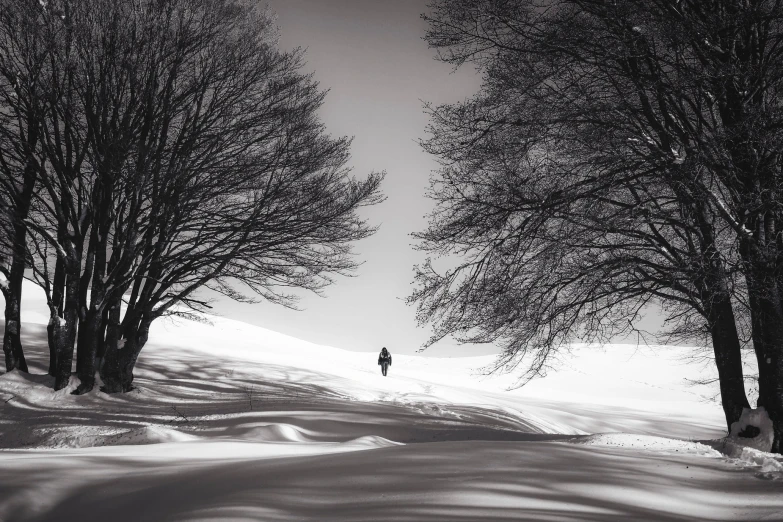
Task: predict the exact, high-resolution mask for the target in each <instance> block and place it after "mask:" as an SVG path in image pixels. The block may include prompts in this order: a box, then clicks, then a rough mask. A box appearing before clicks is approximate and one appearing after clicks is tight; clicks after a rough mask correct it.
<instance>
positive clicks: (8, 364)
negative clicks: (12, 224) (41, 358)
mask: <svg viewBox="0 0 783 522" xmlns="http://www.w3.org/2000/svg"><path fill="white" fill-rule="evenodd" d="M23 280H24V258H22V259H21V267H20V266H19V265H18V263H17V257H16V255H14V260H13V262H12V267H11V277H10V279H9V281H8V290H7V291H6V292H4V294H5V335H4V336H3V352H4V353H5V370H6V371H7V372H10V371H12V370H16V369H19V370H21V371H23V372H26V371H27V361H25V358H24V350H23V348H22V337H21V327H22V323H21V319H20V306H21V300H22V281H23Z"/></svg>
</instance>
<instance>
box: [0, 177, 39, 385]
mask: <svg viewBox="0 0 783 522" xmlns="http://www.w3.org/2000/svg"><path fill="white" fill-rule="evenodd" d="M35 181H36V177H35V174H34V173H33V172H32V171H31V167H28V169H27V170H26V172H25V177H24V185H23V187H22V192H21V193H20V194H18V195H17V196H16V205H15V208H14V217H13V219H14V223H13V236H12V237H11V241H12V244H11V252H12V257H11V270H10V273H9V277H8V288H7V290H6V291H5V292H4V294H5V335H4V337H3V352H4V353H5V369H6V371H9V372H10V371H12V370H15V369H19V370H21V371H23V372H26V371H27V361H25V358H24V350H23V348H22V321H21V316H20V313H21V306H22V282H23V281H24V268H25V258H26V256H27V225H26V224H25V222H24V220H25V219H27V215H28V214H29V213H30V201H31V198H32V195H33V190H34V189H35Z"/></svg>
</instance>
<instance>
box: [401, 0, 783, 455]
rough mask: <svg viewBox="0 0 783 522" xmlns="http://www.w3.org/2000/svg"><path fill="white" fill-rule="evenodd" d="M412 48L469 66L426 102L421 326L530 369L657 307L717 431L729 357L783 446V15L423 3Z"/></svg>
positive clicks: (677, 4) (443, 0) (703, 7)
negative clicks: (750, 369) (684, 345)
mask: <svg viewBox="0 0 783 522" xmlns="http://www.w3.org/2000/svg"><path fill="white" fill-rule="evenodd" d="M431 8H432V11H431V15H429V16H427V17H426V20H427V22H428V24H429V30H428V33H427V36H426V38H427V41H428V42H429V44H430V46H431V47H433V48H435V49H436V50H437V52H438V57H439V59H441V60H443V61H445V62H447V63H450V64H453V65H454V66H457V67H458V66H462V65H463V64H471V65H473V66H475V67H477V68H478V70H479V71H480V72H481V74H482V75H483V87H482V89H481V91H480V93H479V94H477V95H476V96H475V97H473V98H471V99H469V100H467V101H465V102H463V103H458V104H452V105H442V106H436V107H430V113H431V118H432V123H431V128H430V131H431V137H430V138H429V139H428V140H427V141H426V142H424V147H425V149H426V150H427V151H428V152H430V153H432V154H434V155H436V156H437V157H438V158H439V160H440V161H441V165H442V168H441V169H440V170H439V171H438V172H437V173H436V174H435V175H434V176H433V178H432V190H431V197H432V198H433V199H435V200H436V202H437V209H436V210H435V211H434V213H433V214H432V215H431V219H430V226H429V228H428V229H427V230H426V231H424V232H423V233H421V234H419V237H420V239H421V246H422V248H423V249H424V250H426V251H430V252H433V253H438V254H446V255H454V254H456V255H458V256H461V258H462V261H461V262H459V264H458V266H456V267H454V268H452V269H449V270H446V271H445V272H441V271H439V270H436V269H435V268H433V266H432V265H431V264H430V263H427V264H425V265H423V266H421V267H418V268H417V281H418V287H417V289H416V291H415V292H414V294H413V295H412V297H411V301H412V302H415V303H416V304H417V305H418V313H419V320H420V321H421V322H425V323H433V324H434V325H435V334H434V336H433V339H432V342H434V341H435V340H437V339H440V338H442V337H444V336H447V335H456V336H458V337H459V338H462V339H465V340H470V341H474V342H476V341H477V342H494V341H501V342H503V345H504V346H505V349H504V352H503V354H502V356H501V358H500V360H499V362H498V364H499V365H514V364H516V363H518V362H519V361H521V360H524V361H526V364H528V366H526V370H527V374H526V375H527V377H530V376H533V375H535V374H537V373H539V372H540V371H541V370H542V369H543V368H545V367H546V364H547V361H548V359H549V357H550V355H551V354H552V353H553V351H554V350H557V348H558V347H559V346H561V345H562V344H564V343H566V342H568V341H570V340H573V339H576V338H581V339H587V340H607V339H609V338H611V337H613V336H615V335H617V334H621V333H623V332H628V331H629V330H630V329H632V328H633V321H634V319H635V318H636V317H638V314H639V311H640V310H641V309H642V308H643V307H644V306H645V305H646V304H648V303H658V304H660V305H662V307H663V310H664V311H665V312H666V314H667V319H668V325H669V326H670V328H669V330H668V333H669V334H670V337H669V338H670V339H679V340H692V339H694V338H699V337H701V338H703V339H704V338H706V339H707V340H708V341H711V344H712V347H713V351H714V360H715V364H716V366H717V369H718V374H719V378H720V389H721V399H722V403H723V408H724V412H725V414H726V423H727V426H730V425H731V424H732V423H733V422H734V421H736V420H737V419H738V418H739V416H740V414H741V412H742V409H743V408H746V407H748V406H749V405H748V400H747V398H746V393H745V388H744V376H743V368H742V358H741V350H742V349H743V347H744V346H746V345H747V346H749V347H750V348H751V349H753V350H754V351H755V354H756V359H757V362H758V372H759V373H758V379H759V382H758V384H759V401H758V402H759V406H764V407H765V408H766V410H767V412H768V413H769V416H770V417H771V419H772V421H773V423H774V426H775V442H774V444H773V451H776V452H782V451H783V236H781V227H782V226H783V205H782V203H783V184H782V183H781V181H783V172H782V171H781V167H783V163H781V159H782V158H781V153H783V111H782V110H781V108H782V107H781V105H782V102H783V98H781V89H783V6H782V5H781V3H780V2H779V1H775V0H747V1H736V0H627V1H623V2H615V1H609V0H546V1H537V0H448V1H447V0H436V1H434V2H433V4H432V5H431Z"/></svg>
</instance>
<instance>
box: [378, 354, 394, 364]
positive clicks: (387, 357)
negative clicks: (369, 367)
mask: <svg viewBox="0 0 783 522" xmlns="http://www.w3.org/2000/svg"><path fill="white" fill-rule="evenodd" d="M384 362H385V363H386V364H388V365H389V366H391V353H389V352H386V355H385V356H384V355H383V352H381V354H380V355H379V356H378V365H381V364H383V363H384Z"/></svg>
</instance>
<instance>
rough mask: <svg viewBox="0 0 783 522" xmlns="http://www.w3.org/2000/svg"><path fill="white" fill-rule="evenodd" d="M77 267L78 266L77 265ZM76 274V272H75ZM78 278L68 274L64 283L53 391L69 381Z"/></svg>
mask: <svg viewBox="0 0 783 522" xmlns="http://www.w3.org/2000/svg"><path fill="white" fill-rule="evenodd" d="M77 266H78V265H77ZM77 273H78V272H77ZM78 308H79V278H78V276H74V277H72V276H71V275H70V274H69V275H68V277H67V280H66V283H65V325H64V326H63V327H62V335H60V336H58V337H57V338H56V341H57V372H56V375H55V382H54V389H55V390H62V389H63V388H65V387H66V386H68V383H69V382H70V380H71V371H72V369H73V348H74V343H75V341H76V324H77V322H78V321H79V310H78Z"/></svg>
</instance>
